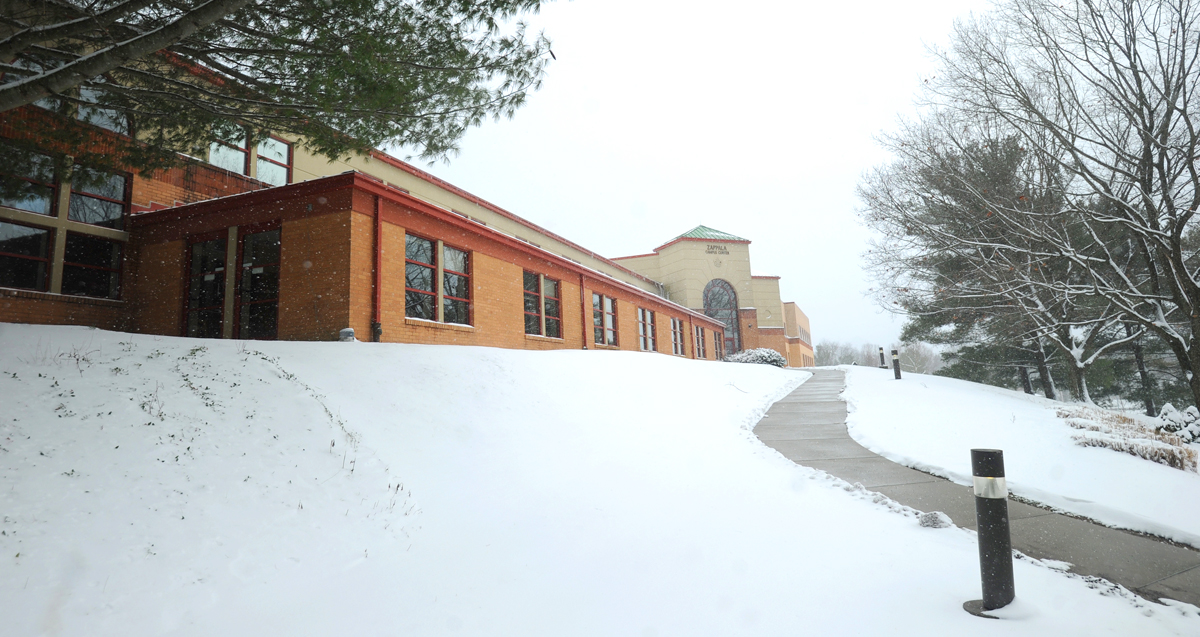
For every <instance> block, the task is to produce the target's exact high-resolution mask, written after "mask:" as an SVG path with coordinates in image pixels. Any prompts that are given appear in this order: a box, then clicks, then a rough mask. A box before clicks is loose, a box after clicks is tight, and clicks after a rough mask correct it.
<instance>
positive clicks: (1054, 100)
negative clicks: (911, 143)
mask: <svg viewBox="0 0 1200 637" xmlns="http://www.w3.org/2000/svg"><path fill="white" fill-rule="evenodd" d="M1198 43H1200V2H1197V1H1196V0H1166V1H1149V0H1076V1H1073V2H1066V3H1062V4H1060V3H1058V2H1051V1H1049V0H1008V1H1007V2H1004V3H1003V4H1002V5H1000V7H999V9H998V10H997V11H996V12H994V13H992V14H989V15H987V16H983V17H981V18H978V19H974V20H970V21H966V22H962V23H960V24H958V25H957V26H956V29H955V32H954V34H953V39H952V45H951V47H950V48H949V49H948V50H946V51H943V52H941V53H940V59H941V62H942V71H941V74H940V76H939V77H938V78H937V79H935V80H934V81H932V82H930V85H931V93H930V95H931V98H932V100H931V104H930V106H931V107H935V108H937V109H939V110H941V111H943V112H945V113H948V114H949V116H950V117H953V118H958V119H963V120H967V121H975V122H987V123H988V125H990V126H993V127H996V128H999V129H1003V130H1004V131H1006V132H1008V133H1011V134H1014V135H1016V136H1018V137H1019V139H1020V140H1021V142H1022V144H1024V145H1025V146H1026V147H1027V148H1029V149H1030V151H1031V152H1033V153H1035V154H1037V155H1038V156H1039V157H1043V158H1046V159H1048V160H1051V161H1053V162H1054V163H1055V164H1056V167H1057V169H1058V170H1059V171H1060V172H1061V174H1062V192H1063V206H1062V211H1063V212H1064V213H1065V214H1069V215H1070V216H1071V218H1072V223H1071V224H1069V226H1056V225H1055V224H1048V223H1044V220H1043V219H1038V218H1037V217H1036V216H1034V215H1030V214H1029V213H1028V211H1027V210H1023V209H1021V207H1019V206H1012V205H1009V204H1007V203H1006V202H1004V201H993V202H990V203H992V205H993V207H994V210H992V213H993V215H994V216H999V217H1001V218H1002V219H1003V220H1004V222H1005V223H1006V224H1010V225H1012V226H1014V227H1020V228H1021V229H1022V230H1023V232H1025V233H1027V234H1028V236H1029V237H1030V238H1031V240H1032V242H1033V245H1035V246H1036V247H1031V248H1029V249H1028V250H1027V254H1028V256H1029V257H1030V258H1031V259H1042V258H1058V259H1063V260H1065V261H1067V262H1069V263H1070V264H1071V265H1072V267H1074V268H1077V269H1078V272H1079V273H1080V274H1081V275H1082V277H1081V278H1078V279H1072V280H1065V281H1046V282H1044V283H1042V284H1041V286H1042V287H1044V288H1048V289H1052V290H1054V291H1055V292H1056V293H1058V294H1061V295H1062V296H1063V297H1064V298H1066V299H1069V300H1073V299H1076V298H1082V297H1095V298H1100V299H1103V300H1104V302H1105V303H1108V304H1110V305H1111V314H1112V315H1115V316H1119V317H1120V318H1121V319H1122V320H1127V321H1131V322H1134V323H1136V324H1137V325H1139V326H1140V327H1141V328H1142V329H1145V330H1147V331H1148V332H1150V333H1151V334H1154V335H1156V336H1158V337H1159V338H1161V339H1162V340H1163V342H1164V343H1165V344H1166V345H1167V346H1168V347H1169V348H1170V349H1171V351H1172V352H1173V353H1174V355H1175V357H1176V359H1177V360H1178V362H1179V365H1180V367H1181V368H1182V370H1183V372H1184V375H1185V377H1186V379H1187V381H1188V383H1189V385H1190V387H1191V391H1192V395H1193V398H1194V399H1195V400H1197V402H1200V378H1197V377H1196V374H1195V373H1194V372H1195V371H1196V370H1197V369H1198V368H1200V346H1198V344H1197V342H1196V335H1197V334H1200V279H1198V278H1197V275H1198V268H1200V258H1198V255H1197V248H1198V247H1200V245H1198V243H1197V241H1196V240H1195V238H1194V235H1195V230H1194V229H1195V219H1194V217H1195V213H1196V211H1197V209H1200V167H1198V166H1197V165H1196V158H1197V157H1200V120H1198V114H1200V111H1197V108H1198V107H1200V104H1198V103H1197V98H1198V96H1197V93H1196V90H1197V87H1200V46H1198Z"/></svg>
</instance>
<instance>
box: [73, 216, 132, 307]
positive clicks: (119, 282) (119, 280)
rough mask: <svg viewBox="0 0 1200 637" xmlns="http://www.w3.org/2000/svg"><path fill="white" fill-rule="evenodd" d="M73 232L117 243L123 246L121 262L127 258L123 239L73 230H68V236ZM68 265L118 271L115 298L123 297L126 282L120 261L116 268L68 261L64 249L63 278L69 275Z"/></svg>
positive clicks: (106, 297)
mask: <svg viewBox="0 0 1200 637" xmlns="http://www.w3.org/2000/svg"><path fill="white" fill-rule="evenodd" d="M73 234H74V235H79V236H81V237H90V238H92V239H96V240H97V241H105V242H107V243H115V244H117V245H118V246H120V248H121V262H123V261H124V260H125V243H124V242H123V241H117V240H114V239H109V238H106V237H98V236H96V235H94V234H88V233H86V232H71V231H69V230H68V231H67V237H68V238H70V236H71V235H73ZM67 266H71V267H73V268H84V269H87V270H102V271H104V272H116V273H117V296H116V297H115V298H116V299H120V298H121V295H122V292H123V291H124V290H123V289H122V284H123V283H124V281H123V280H122V279H123V278H124V277H123V276H122V272H121V266H120V264H119V263H118V265H117V267H115V268H109V267H105V266H102V265H88V264H86V263H75V262H73V261H67V255H66V252H65V251H64V253H63V278H64V279H66V278H67V275H66V269H67ZM76 296H86V297H87V298H90V299H94V298H101V299H112V298H114V297H111V296H101V297H95V296H87V295H85V294H79V295H76Z"/></svg>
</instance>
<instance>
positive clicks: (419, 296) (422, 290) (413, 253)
mask: <svg viewBox="0 0 1200 637" xmlns="http://www.w3.org/2000/svg"><path fill="white" fill-rule="evenodd" d="M434 254H435V253H434V245H433V242H432V241H430V240H429V239H422V238H421V237H415V236H413V235H411V234H410V235H405V237H404V315H405V316H408V317H412V318H419V319H426V320H429V321H436V320H437V306H436V305H435V304H434V302H435V301H436V300H437V293H436V291H435V290H434V287H433V285H434V280H435V278H436V276H435V275H436V270H437V266H436V265H435V264H434Z"/></svg>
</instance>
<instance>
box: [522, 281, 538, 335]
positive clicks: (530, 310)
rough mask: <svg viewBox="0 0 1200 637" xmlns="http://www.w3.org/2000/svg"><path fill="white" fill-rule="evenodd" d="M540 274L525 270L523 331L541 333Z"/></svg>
mask: <svg viewBox="0 0 1200 637" xmlns="http://www.w3.org/2000/svg"><path fill="white" fill-rule="evenodd" d="M541 278H542V277H541V276H539V275H538V274H536V273H534V272H526V273H525V275H524V284H525V333H526V334H538V335H540V334H541V333H542V282H541Z"/></svg>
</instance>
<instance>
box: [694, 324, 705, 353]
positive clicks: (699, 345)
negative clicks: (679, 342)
mask: <svg viewBox="0 0 1200 637" xmlns="http://www.w3.org/2000/svg"><path fill="white" fill-rule="evenodd" d="M696 358H708V352H706V351H705V348H704V328H703V327H700V326H699V325H697V326H696Z"/></svg>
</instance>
